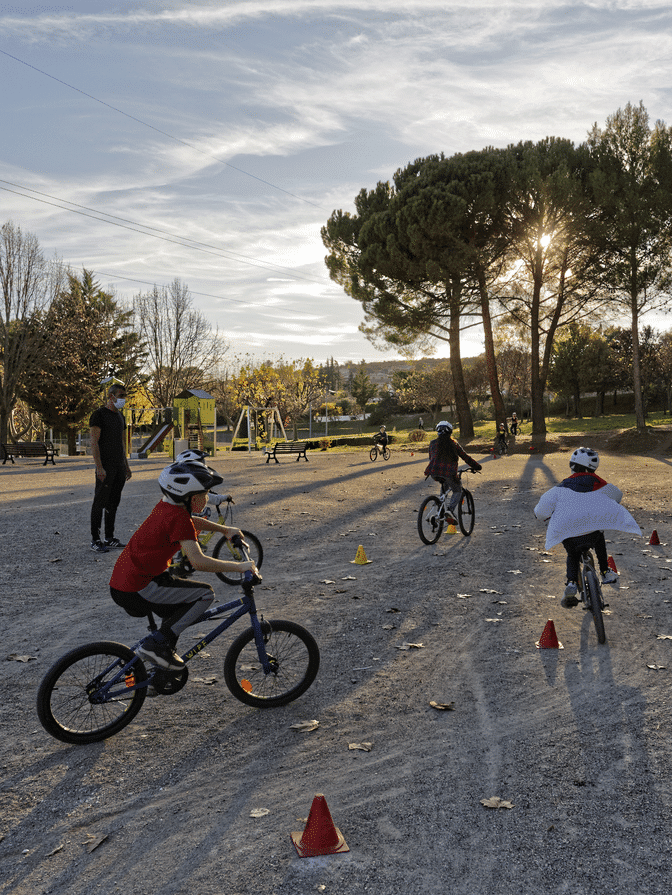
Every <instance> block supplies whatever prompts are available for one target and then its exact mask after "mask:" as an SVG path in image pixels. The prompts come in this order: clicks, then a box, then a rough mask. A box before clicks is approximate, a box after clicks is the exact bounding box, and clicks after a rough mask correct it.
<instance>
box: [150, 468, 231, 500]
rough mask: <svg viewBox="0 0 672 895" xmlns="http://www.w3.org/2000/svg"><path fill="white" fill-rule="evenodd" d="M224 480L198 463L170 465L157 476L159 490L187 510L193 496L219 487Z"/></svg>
mask: <svg viewBox="0 0 672 895" xmlns="http://www.w3.org/2000/svg"><path fill="white" fill-rule="evenodd" d="M223 481H224V479H223V478H222V477H221V475H218V474H217V473H216V472H215V470H214V469H210V467H209V466H202V465H201V464H200V463H172V464H171V465H170V466H166V468H165V469H164V470H163V471H162V473H161V475H160V476H159V488H161V490H162V491H163V493H164V494H165V495H166V497H168V498H170V500H172V501H173V503H181V504H184V506H186V507H187V509H189V507H190V505H191V498H192V497H193V496H194V494H200V493H201V492H202V491H209V490H210V489H211V488H216V487H217V485H221V484H222V482H223Z"/></svg>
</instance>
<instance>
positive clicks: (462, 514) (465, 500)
mask: <svg viewBox="0 0 672 895" xmlns="http://www.w3.org/2000/svg"><path fill="white" fill-rule="evenodd" d="M457 521H458V522H459V523H460V531H461V532H462V534H463V535H465V536H466V537H469V535H470V534H471V533H472V531H473V530H474V522H475V521H476V509H475V507H474V496H473V494H472V493H471V491H468V490H467V489H466V488H463V489H462V497H461V498H460V502H459V504H458V505H457Z"/></svg>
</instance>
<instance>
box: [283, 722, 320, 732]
mask: <svg viewBox="0 0 672 895" xmlns="http://www.w3.org/2000/svg"><path fill="white" fill-rule="evenodd" d="M319 726H320V722H319V721H316V720H315V719H313V720H312V721H299V722H298V723H297V724H290V730H302V731H304V732H305V733H309V732H310V731H311V730H317V728H318V727H319Z"/></svg>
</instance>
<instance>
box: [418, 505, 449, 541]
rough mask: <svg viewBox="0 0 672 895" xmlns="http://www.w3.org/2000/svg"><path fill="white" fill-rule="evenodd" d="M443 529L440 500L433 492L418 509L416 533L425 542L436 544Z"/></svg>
mask: <svg viewBox="0 0 672 895" xmlns="http://www.w3.org/2000/svg"><path fill="white" fill-rule="evenodd" d="M442 531H443V518H442V516H441V501H440V500H439V498H438V497H436V496H435V495H434V494H432V495H430V496H429V497H426V498H425V499H424V500H423V502H422V504H421V505H420V510H419V511H418V534H419V535H420V539H421V540H422V541H423V542H424V543H425V544H436V542H437V541H438V540H439V538H440V537H441V532H442Z"/></svg>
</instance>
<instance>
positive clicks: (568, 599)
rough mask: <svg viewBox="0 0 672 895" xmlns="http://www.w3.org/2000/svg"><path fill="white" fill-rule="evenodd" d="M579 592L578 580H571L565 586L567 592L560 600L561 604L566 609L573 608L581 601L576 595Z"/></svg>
mask: <svg viewBox="0 0 672 895" xmlns="http://www.w3.org/2000/svg"><path fill="white" fill-rule="evenodd" d="M577 593H578V588H577V586H576V582H575V581H569V582H568V583H567V585H566V587H565V592H564V594H563V595H562V600H560V605H561V606H564V608H565V609H572V608H573V607H574V606H578V605H579V601H578V599H577V597H576V595H577Z"/></svg>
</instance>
